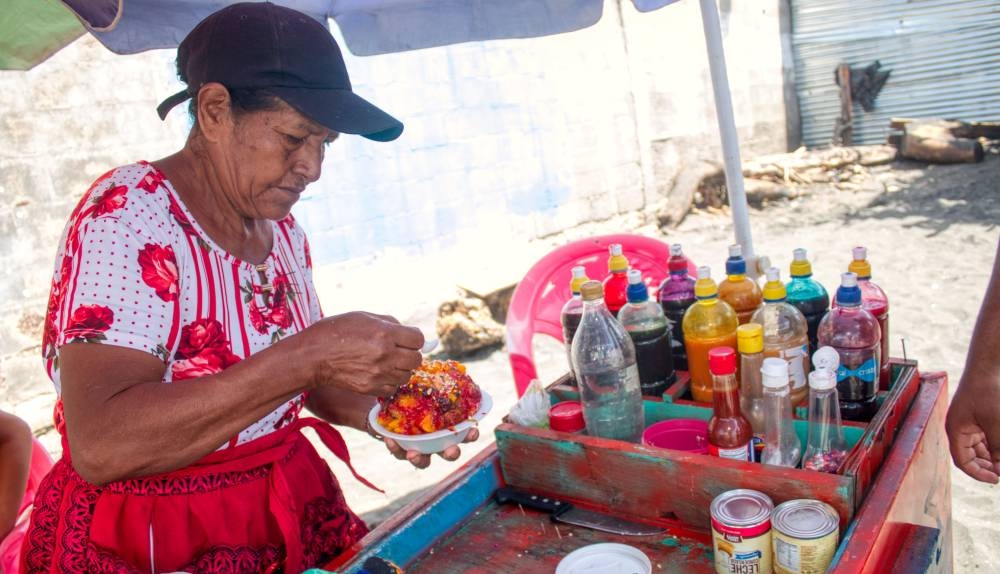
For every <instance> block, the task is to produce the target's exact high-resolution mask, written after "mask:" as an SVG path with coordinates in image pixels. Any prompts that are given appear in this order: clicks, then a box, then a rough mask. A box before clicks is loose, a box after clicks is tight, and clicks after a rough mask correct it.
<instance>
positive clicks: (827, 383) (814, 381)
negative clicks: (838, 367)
mask: <svg viewBox="0 0 1000 574" xmlns="http://www.w3.org/2000/svg"><path fill="white" fill-rule="evenodd" d="M809 387H810V388H812V389H816V390H817V391H825V390H829V389H835V388H837V374H836V373H834V372H833V371H827V370H826V369H818V370H815V371H813V372H811V373H809Z"/></svg>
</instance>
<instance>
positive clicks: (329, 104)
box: [267, 86, 403, 142]
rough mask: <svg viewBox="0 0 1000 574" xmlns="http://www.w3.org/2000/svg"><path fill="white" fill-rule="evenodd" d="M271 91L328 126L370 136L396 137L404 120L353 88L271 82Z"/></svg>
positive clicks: (377, 139)
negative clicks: (274, 83) (398, 118)
mask: <svg viewBox="0 0 1000 574" xmlns="http://www.w3.org/2000/svg"><path fill="white" fill-rule="evenodd" d="M267 91H269V92H271V93H273V94H274V95H276V96H278V97H279V98H281V99H282V100H284V101H285V102H287V103H288V104H289V105H291V106H292V107H294V108H295V109H297V110H298V111H300V112H302V113H303V114H305V115H306V116H307V117H309V119H311V120H313V121H316V122H318V123H320V124H323V125H324V126H326V127H327V128H329V129H331V130H333V131H336V132H339V133H345V134H358V135H361V136H364V137H366V138H368V139H370V140H375V141H380V142H387V141H392V140H394V139H396V138H398V137H399V135H400V134H402V133H403V123H402V122H400V121H399V120H397V119H396V118H394V117H392V116H390V115H389V114H387V113H385V112H383V111H382V110H380V109H379V108H377V107H375V106H374V105H373V104H371V103H370V102H368V101H367V100H365V99H364V98H362V97H361V96H359V95H357V94H355V93H354V92H352V91H350V90H333V89H321V88H287V87H280V86H277V87H275V86H269V87H268V88H267Z"/></svg>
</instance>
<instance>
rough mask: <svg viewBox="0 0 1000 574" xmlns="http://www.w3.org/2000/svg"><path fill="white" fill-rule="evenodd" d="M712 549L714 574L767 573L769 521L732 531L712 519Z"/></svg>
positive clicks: (769, 555)
mask: <svg viewBox="0 0 1000 574" xmlns="http://www.w3.org/2000/svg"><path fill="white" fill-rule="evenodd" d="M712 550H713V551H714V552H715V572H716V574H769V573H770V572H771V521H770V520H767V521H765V522H764V523H762V524H758V525H755V526H749V527H745V528H734V527H731V526H726V525H725V524H723V523H721V522H719V521H718V520H716V519H715V518H713V519H712Z"/></svg>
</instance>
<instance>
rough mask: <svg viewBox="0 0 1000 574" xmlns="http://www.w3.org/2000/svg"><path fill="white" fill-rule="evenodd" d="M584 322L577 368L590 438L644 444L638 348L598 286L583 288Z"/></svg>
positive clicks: (590, 283) (577, 340) (576, 343)
mask: <svg viewBox="0 0 1000 574" xmlns="http://www.w3.org/2000/svg"><path fill="white" fill-rule="evenodd" d="M580 293H581V295H582V296H583V319H582V320H581V321H580V327H579V328H578V329H577V331H576V335H575V336H574V337H573V365H574V367H575V368H576V375H577V382H578V384H579V386H580V399H581V401H580V402H581V403H583V419H584V420H585V421H586V423H587V434H589V435H591V436H600V437H604V438H613V439H619V440H625V441H630V442H639V439H640V437H641V436H642V430H643V429H644V428H645V419H644V417H643V410H642V393H641V392H640V390H639V369H638V367H637V366H636V363H635V347H634V346H633V345H632V340H631V339H629V337H628V334H627V333H626V332H625V328H624V327H622V325H621V323H619V322H618V321H617V320H616V319H615V318H614V317H613V316H612V315H611V313H610V312H609V311H608V307H607V305H605V303H604V289H603V287H601V284H600V283H598V282H597V281H587V282H586V283H584V284H583V285H582V286H581V287H580Z"/></svg>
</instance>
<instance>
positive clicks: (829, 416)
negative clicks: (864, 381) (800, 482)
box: [802, 347, 847, 472]
mask: <svg viewBox="0 0 1000 574" xmlns="http://www.w3.org/2000/svg"><path fill="white" fill-rule="evenodd" d="M839 363H840V356H839V355H838V354H837V351H836V350H835V349H834V348H833V347H820V348H819V349H818V350H817V351H816V353H815V354H814V355H813V364H814V365H816V370H815V371H813V372H811V373H809V439H808V441H807V442H806V454H805V456H803V457H802V468H804V469H806V470H816V471H819V472H837V469H838V468H839V467H840V464H841V463H842V462H844V459H846V458H847V441H846V440H844V429H843V427H842V426H841V424H840V400H839V399H838V396H837V368H838V367H839ZM831 367H832V368H831Z"/></svg>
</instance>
